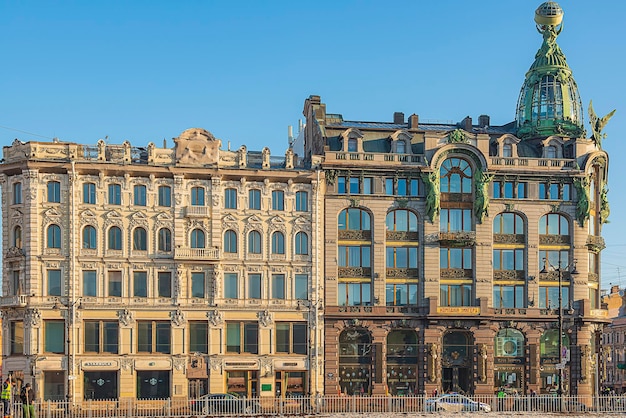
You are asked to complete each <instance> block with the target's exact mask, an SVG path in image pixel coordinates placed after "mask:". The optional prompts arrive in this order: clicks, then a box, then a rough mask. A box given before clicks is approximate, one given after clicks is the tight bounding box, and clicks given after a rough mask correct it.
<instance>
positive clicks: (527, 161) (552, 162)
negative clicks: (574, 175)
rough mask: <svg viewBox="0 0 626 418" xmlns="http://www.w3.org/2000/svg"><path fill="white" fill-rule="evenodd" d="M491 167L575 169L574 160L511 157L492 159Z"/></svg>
mask: <svg viewBox="0 0 626 418" xmlns="http://www.w3.org/2000/svg"><path fill="white" fill-rule="evenodd" d="M491 165H492V166H503V167H544V168H549V169H556V170H561V169H565V168H571V169H573V168H574V167H576V160H571V159H565V158H512V157H492V158H491Z"/></svg>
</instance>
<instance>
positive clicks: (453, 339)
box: [441, 331, 473, 393]
mask: <svg viewBox="0 0 626 418" xmlns="http://www.w3.org/2000/svg"><path fill="white" fill-rule="evenodd" d="M472 347H473V344H470V336H469V335H468V334H467V333H465V332H461V331H452V332H449V333H447V334H445V335H444V336H443V353H442V354H443V357H442V359H441V365H442V367H443V372H442V379H441V388H442V389H443V391H444V393H445V392H459V393H470V392H471V391H472V389H473V388H472V357H471V354H472V351H471V350H472Z"/></svg>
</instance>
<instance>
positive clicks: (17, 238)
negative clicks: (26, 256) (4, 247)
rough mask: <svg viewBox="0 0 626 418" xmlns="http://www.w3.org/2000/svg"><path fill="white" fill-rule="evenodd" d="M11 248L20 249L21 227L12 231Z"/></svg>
mask: <svg viewBox="0 0 626 418" xmlns="http://www.w3.org/2000/svg"><path fill="white" fill-rule="evenodd" d="M13 246H14V247H16V248H22V227H21V226H16V227H15V229H13Z"/></svg>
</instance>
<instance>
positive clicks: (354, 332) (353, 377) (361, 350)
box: [339, 328, 373, 395]
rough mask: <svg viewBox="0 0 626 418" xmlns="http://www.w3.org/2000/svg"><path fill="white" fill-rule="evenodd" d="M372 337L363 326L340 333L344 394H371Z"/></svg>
mask: <svg viewBox="0 0 626 418" xmlns="http://www.w3.org/2000/svg"><path fill="white" fill-rule="evenodd" d="M372 357H373V356H372V337H371V335H370V333H369V332H368V331H367V330H365V329H362V328H348V329H346V330H344V331H342V332H341V334H340V335H339V388H340V390H341V393H343V394H344V395H370V394H371V383H372V382H371V376H372V359H373V358H372Z"/></svg>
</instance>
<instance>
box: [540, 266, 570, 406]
mask: <svg viewBox="0 0 626 418" xmlns="http://www.w3.org/2000/svg"><path fill="white" fill-rule="evenodd" d="M546 266H549V267H550V268H551V269H552V271H556V272H557V273H558V277H559V312H558V327H559V338H558V350H559V363H558V364H557V370H558V371H559V384H558V386H557V389H556V394H557V396H558V397H559V409H560V411H561V412H563V411H564V410H565V404H564V399H563V370H564V369H565V356H564V355H563V354H564V353H563V272H564V271H565V272H568V273H569V274H570V275H571V274H578V272H577V271H576V259H574V260H573V261H572V262H571V263H570V264H568V265H567V266H565V267H561V265H560V263H559V266H558V267H555V266H553V265H552V264H550V262H549V261H548V259H546V258H544V259H543V269H542V270H541V272H540V273H547V272H548V271H547V270H546ZM568 294H569V292H568ZM568 301H569V300H568Z"/></svg>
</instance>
